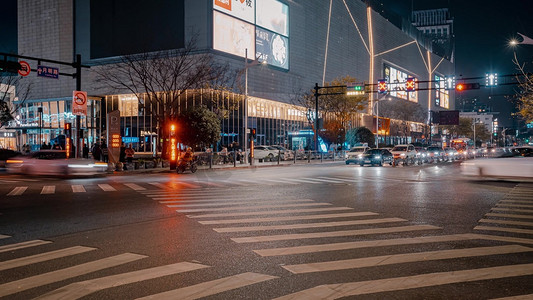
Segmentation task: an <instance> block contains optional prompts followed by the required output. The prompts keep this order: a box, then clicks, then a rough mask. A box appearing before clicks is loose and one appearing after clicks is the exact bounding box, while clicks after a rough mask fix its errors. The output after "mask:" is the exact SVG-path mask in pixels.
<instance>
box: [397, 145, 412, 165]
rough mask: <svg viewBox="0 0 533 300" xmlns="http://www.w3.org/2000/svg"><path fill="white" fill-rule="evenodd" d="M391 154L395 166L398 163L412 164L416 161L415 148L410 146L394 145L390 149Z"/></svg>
mask: <svg viewBox="0 0 533 300" xmlns="http://www.w3.org/2000/svg"><path fill="white" fill-rule="evenodd" d="M391 153H392V156H393V158H394V164H396V165H398V163H399V162H403V164H404V165H408V164H414V163H415V161H416V150H415V146H413V145H411V144H405V145H396V146H394V148H392V150H391Z"/></svg>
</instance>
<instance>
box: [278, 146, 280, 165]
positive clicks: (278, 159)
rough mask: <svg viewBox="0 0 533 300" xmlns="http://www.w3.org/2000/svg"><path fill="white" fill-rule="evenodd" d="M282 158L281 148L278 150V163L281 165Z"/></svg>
mask: <svg viewBox="0 0 533 300" xmlns="http://www.w3.org/2000/svg"><path fill="white" fill-rule="evenodd" d="M280 160H281V150H278V165H279V161H280Z"/></svg>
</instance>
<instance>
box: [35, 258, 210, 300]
mask: <svg viewBox="0 0 533 300" xmlns="http://www.w3.org/2000/svg"><path fill="white" fill-rule="evenodd" d="M207 267H208V266H205V265H201V264H195V263H189V262H181V263H176V264H172V265H165V266H160V267H155V268H151V269H144V270H139V271H134V272H129V273H124V274H118V275H112V276H107V277H102V278H98V279H93V280H86V281H82V282H76V283H73V284H70V285H67V286H65V287H62V288H59V289H57V290H55V291H52V292H50V293H47V294H45V295H43V296H41V297H38V298H37V299H41V300H44V299H50V300H53V299H79V298H82V297H84V296H87V295H89V294H92V293H94V292H98V291H101V290H104V289H108V288H112V287H117V286H122V285H126V284H131V283H135V282H140V281H144V280H148V279H154V278H159V277H163V276H168V275H172V274H179V273H184V272H189V271H193V270H198V269H203V268H207ZM180 299H183V298H180Z"/></svg>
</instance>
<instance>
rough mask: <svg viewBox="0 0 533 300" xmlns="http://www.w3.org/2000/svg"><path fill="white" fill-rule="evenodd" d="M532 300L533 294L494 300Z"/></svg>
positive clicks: (494, 299) (495, 299)
mask: <svg viewBox="0 0 533 300" xmlns="http://www.w3.org/2000/svg"><path fill="white" fill-rule="evenodd" d="M531 299H533V294H529V295H518V296H510V297H504V298H493V299H492V300H531Z"/></svg>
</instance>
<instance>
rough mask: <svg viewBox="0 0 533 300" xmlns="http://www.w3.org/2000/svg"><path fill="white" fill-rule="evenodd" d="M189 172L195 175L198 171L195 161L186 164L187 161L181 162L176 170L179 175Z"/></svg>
mask: <svg viewBox="0 0 533 300" xmlns="http://www.w3.org/2000/svg"><path fill="white" fill-rule="evenodd" d="M187 170H191V173H195V172H196V170H198V166H196V162H195V161H189V162H185V161H183V160H181V161H180V162H179V165H178V167H177V168H176V172H177V173H178V174H179V173H185V171H187Z"/></svg>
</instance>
